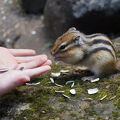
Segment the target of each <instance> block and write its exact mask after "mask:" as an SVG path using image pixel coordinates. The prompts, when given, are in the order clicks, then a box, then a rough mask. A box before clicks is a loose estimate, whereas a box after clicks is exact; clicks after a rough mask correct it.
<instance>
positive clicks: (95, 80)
mask: <svg viewBox="0 0 120 120" xmlns="http://www.w3.org/2000/svg"><path fill="white" fill-rule="evenodd" d="M99 80H100V78H96V79H93V80H90V81H91V82H97V81H99Z"/></svg>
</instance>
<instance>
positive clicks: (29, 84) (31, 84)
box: [26, 82, 40, 86]
mask: <svg viewBox="0 0 120 120" xmlns="http://www.w3.org/2000/svg"><path fill="white" fill-rule="evenodd" d="M39 84H40V82H37V83H26V85H28V86H35V85H39Z"/></svg>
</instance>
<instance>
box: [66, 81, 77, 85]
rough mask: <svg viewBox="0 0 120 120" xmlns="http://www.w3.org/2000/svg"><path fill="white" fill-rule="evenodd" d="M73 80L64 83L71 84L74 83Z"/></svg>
mask: <svg viewBox="0 0 120 120" xmlns="http://www.w3.org/2000/svg"><path fill="white" fill-rule="evenodd" d="M74 82H75V81H67V82H66V83H65V84H66V85H68V84H72V83H74Z"/></svg>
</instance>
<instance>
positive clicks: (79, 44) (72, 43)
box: [51, 27, 117, 77]
mask: <svg viewBox="0 0 120 120" xmlns="http://www.w3.org/2000/svg"><path fill="white" fill-rule="evenodd" d="M51 54H52V56H53V57H54V58H55V59H56V60H59V61H63V62H65V63H69V64H74V65H80V66H85V67H87V68H88V69H89V70H90V71H91V72H93V73H94V74H95V76H96V77H101V76H104V75H107V74H110V73H112V72H113V71H114V70H115V69H116V63H117V59H116V54H115V48H114V46H113V43H112V42H111V40H110V39H109V38H108V37H107V36H106V35H104V34H101V33H95V34H91V35H85V34H83V33H81V32H80V31H78V30H76V28H74V27H73V28H70V29H69V30H68V31H67V32H65V33H64V34H63V35H61V36H60V37H58V38H57V40H56V41H55V43H54V46H53V48H52V50H51Z"/></svg>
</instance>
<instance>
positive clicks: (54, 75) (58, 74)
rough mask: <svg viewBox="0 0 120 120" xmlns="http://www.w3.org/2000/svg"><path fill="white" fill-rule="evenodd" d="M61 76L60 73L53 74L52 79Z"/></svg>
mask: <svg viewBox="0 0 120 120" xmlns="http://www.w3.org/2000/svg"><path fill="white" fill-rule="evenodd" d="M60 74H61V73H60V72H58V73H51V76H52V77H59V76H60Z"/></svg>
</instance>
